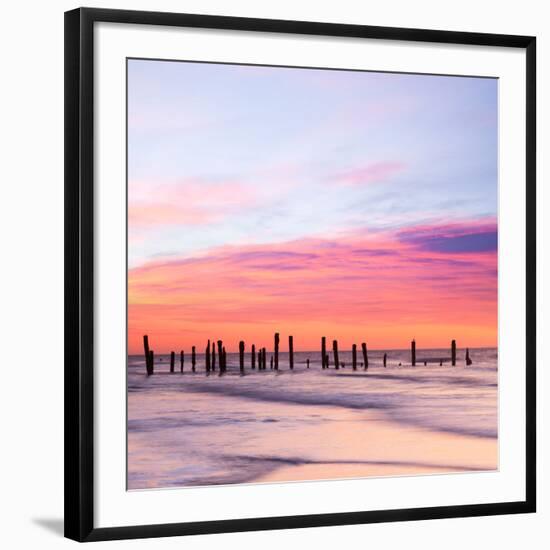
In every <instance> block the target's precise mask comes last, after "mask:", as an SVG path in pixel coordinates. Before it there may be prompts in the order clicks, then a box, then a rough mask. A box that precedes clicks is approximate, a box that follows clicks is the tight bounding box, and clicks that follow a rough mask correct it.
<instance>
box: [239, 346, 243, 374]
mask: <svg viewBox="0 0 550 550" xmlns="http://www.w3.org/2000/svg"><path fill="white" fill-rule="evenodd" d="M239 369H240V371H241V373H242V372H244V342H243V341H242V340H241V341H240V342H239Z"/></svg>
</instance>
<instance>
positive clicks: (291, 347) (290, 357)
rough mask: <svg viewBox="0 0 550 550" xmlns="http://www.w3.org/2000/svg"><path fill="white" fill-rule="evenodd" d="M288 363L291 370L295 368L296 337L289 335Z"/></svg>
mask: <svg viewBox="0 0 550 550" xmlns="http://www.w3.org/2000/svg"><path fill="white" fill-rule="evenodd" d="M288 365H289V367H290V370H292V369H293V368H294V337H293V336H289V337H288Z"/></svg>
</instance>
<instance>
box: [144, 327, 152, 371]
mask: <svg viewBox="0 0 550 550" xmlns="http://www.w3.org/2000/svg"><path fill="white" fill-rule="evenodd" d="M143 352H144V354H145V369H146V370H147V374H148V375H150V374H152V373H151V367H150V365H149V336H147V334H145V335H144V336H143Z"/></svg>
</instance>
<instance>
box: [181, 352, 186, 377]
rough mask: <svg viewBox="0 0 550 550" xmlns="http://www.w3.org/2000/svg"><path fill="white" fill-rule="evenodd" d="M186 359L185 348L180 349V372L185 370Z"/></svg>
mask: <svg viewBox="0 0 550 550" xmlns="http://www.w3.org/2000/svg"><path fill="white" fill-rule="evenodd" d="M184 361H185V356H184V354H183V350H181V351H180V372H183V362H184Z"/></svg>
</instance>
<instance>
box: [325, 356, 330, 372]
mask: <svg viewBox="0 0 550 550" xmlns="http://www.w3.org/2000/svg"><path fill="white" fill-rule="evenodd" d="M329 367H330V357H329V355H328V353H327V354H326V355H325V369H328V368H329Z"/></svg>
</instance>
